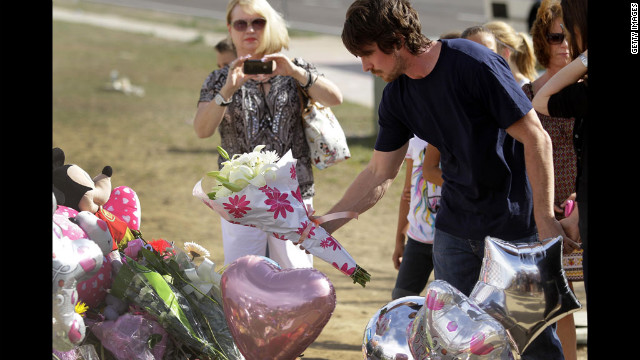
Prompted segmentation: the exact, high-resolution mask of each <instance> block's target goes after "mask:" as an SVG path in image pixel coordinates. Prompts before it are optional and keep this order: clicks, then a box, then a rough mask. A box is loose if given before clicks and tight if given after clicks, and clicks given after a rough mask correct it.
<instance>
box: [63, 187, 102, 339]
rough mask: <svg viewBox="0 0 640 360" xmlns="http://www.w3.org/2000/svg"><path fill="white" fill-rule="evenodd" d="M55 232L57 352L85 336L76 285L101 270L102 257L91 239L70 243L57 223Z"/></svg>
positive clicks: (71, 241)
mask: <svg viewBox="0 0 640 360" xmlns="http://www.w3.org/2000/svg"><path fill="white" fill-rule="evenodd" d="M54 201H55V197H54ZM69 227H72V226H69ZM52 230H53V232H52V247H51V249H52V251H51V258H52V270H53V278H52V285H53V288H52V301H51V304H52V330H53V332H52V335H53V342H52V345H53V348H54V349H56V350H59V351H69V350H71V349H73V348H74V347H75V346H77V345H79V344H80V343H81V342H82V340H84V337H85V334H86V328H85V325H84V320H83V318H82V316H80V314H78V313H77V312H76V311H75V306H76V304H77V303H78V292H77V290H76V286H77V282H78V281H81V280H85V279H87V278H89V277H91V276H93V275H94V274H95V273H96V272H97V271H98V270H99V269H100V268H101V267H102V260H103V255H102V251H101V250H100V248H99V247H98V245H97V244H96V243H95V242H93V241H91V240H89V239H82V238H81V239H77V240H71V239H69V238H68V237H66V236H64V234H63V230H62V228H61V227H60V226H58V225H57V224H56V222H55V221H54V222H53V229H52ZM74 231H76V230H75V229H74Z"/></svg>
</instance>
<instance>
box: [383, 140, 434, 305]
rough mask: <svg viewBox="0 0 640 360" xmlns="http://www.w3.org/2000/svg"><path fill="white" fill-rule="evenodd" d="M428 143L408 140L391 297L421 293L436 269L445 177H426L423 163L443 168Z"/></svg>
mask: <svg viewBox="0 0 640 360" xmlns="http://www.w3.org/2000/svg"><path fill="white" fill-rule="evenodd" d="M427 145H428V144H427V142H426V141H424V140H422V139H420V138H418V137H417V136H414V137H413V138H411V140H409V148H408V149H407V155H406V158H405V165H406V173H405V179H404V188H403V190H402V194H401V196H400V205H399V206H398V227H397V230H396V245H395V248H394V251H393V256H392V260H393V266H394V267H395V268H396V270H398V276H397V277H396V284H395V287H394V289H393V292H392V293H391V298H392V300H395V299H399V298H401V297H404V296H419V295H420V293H421V292H422V291H423V290H424V288H425V287H426V285H427V282H428V280H429V276H430V275H431V272H432V271H433V233H434V231H435V220H436V214H437V213H438V208H439V207H440V186H442V176H441V175H439V176H436V177H435V179H434V178H432V180H434V181H433V182H431V181H427V178H426V177H425V176H423V166H429V167H431V166H435V167H437V168H438V169H439V167H440V156H439V153H437V150H436V152H435V155H436V156H435V157H434V156H431V157H430V158H428V157H427V155H426V152H425V151H426V149H427ZM431 148H433V147H432V146H431ZM430 154H432V155H433V154H434V152H430ZM425 164H426V165H425ZM405 239H406V243H405Z"/></svg>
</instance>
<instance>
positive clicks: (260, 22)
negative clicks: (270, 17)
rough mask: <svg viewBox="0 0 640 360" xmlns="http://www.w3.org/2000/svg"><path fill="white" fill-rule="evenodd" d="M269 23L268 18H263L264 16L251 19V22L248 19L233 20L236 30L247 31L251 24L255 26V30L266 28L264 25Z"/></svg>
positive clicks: (252, 26)
mask: <svg viewBox="0 0 640 360" xmlns="http://www.w3.org/2000/svg"><path fill="white" fill-rule="evenodd" d="M265 25H267V20H266V19H263V18H257V19H253V20H251V22H249V23H248V22H247V20H242V19H240V20H236V21H234V22H233V28H234V29H235V30H236V31H240V32H242V31H247V28H248V27H249V26H251V28H253V30H255V31H260V30H262V29H264V26H265Z"/></svg>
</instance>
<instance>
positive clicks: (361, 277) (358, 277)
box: [351, 264, 371, 287]
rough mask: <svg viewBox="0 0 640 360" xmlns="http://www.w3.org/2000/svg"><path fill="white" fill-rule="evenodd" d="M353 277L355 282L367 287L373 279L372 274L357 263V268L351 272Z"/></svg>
mask: <svg viewBox="0 0 640 360" xmlns="http://www.w3.org/2000/svg"><path fill="white" fill-rule="evenodd" d="M351 279H353V283H354V284H355V283H358V284H360V285H361V286H362V287H365V286H366V285H365V284H366V283H367V282H369V281H371V274H369V272H367V270H365V269H363V268H361V267H360V265H357V264H356V270H355V271H354V272H353V274H351Z"/></svg>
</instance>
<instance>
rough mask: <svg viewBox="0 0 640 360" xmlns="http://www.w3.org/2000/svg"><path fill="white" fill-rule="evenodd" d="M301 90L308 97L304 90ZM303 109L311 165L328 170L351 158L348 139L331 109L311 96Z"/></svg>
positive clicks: (303, 121)
mask: <svg viewBox="0 0 640 360" xmlns="http://www.w3.org/2000/svg"><path fill="white" fill-rule="evenodd" d="M300 90H301V91H302V92H303V93H304V95H306V93H305V92H304V90H302V88H300ZM304 98H308V99H309V101H308V102H307V106H304V107H303V108H302V123H303V127H304V134H305V136H306V138H307V144H308V145H309V150H310V151H311V163H312V164H313V165H314V166H315V167H317V168H318V169H320V170H322V169H326V168H327V167H329V166H331V165H335V164H337V163H339V162H342V161H344V160H346V159H348V158H350V157H351V152H350V151H349V146H348V145H347V137H346V136H345V134H344V131H343V130H342V127H341V126H340V123H339V122H338V119H337V118H336V116H335V115H334V114H333V111H331V108H330V107H327V106H323V105H322V104H320V103H318V102H315V101H313V99H311V98H310V97H309V96H306V97H303V99H304Z"/></svg>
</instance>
